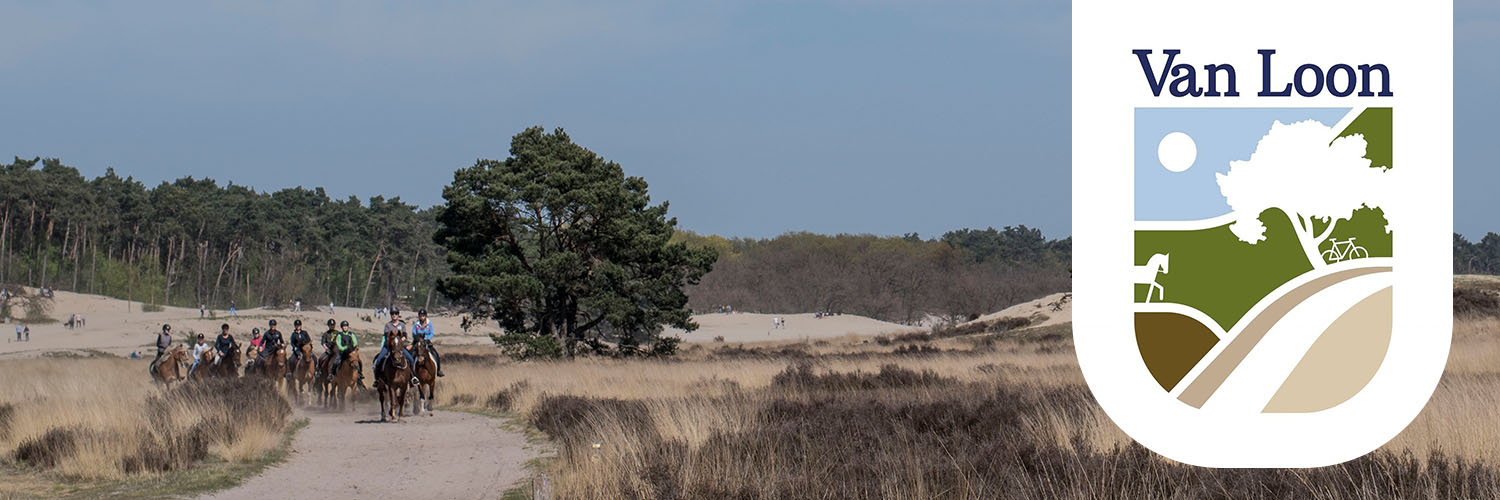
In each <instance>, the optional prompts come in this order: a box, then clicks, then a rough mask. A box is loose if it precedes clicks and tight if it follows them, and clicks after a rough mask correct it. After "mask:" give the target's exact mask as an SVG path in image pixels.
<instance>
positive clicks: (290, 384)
mask: <svg viewBox="0 0 1500 500" xmlns="http://www.w3.org/2000/svg"><path fill="white" fill-rule="evenodd" d="M301 351H302V352H301V354H299V355H298V356H297V365H296V366H293V367H292V371H291V373H288V374H287V380H286V396H287V398H288V399H291V400H292V402H294V403H298V404H301V402H302V392H303V391H305V390H307V389H310V388H312V385H313V372H314V369H315V368H317V367H316V365H317V359H315V358H313V352H312V344H310V343H309V344H306V345H303V346H302V349H301Z"/></svg>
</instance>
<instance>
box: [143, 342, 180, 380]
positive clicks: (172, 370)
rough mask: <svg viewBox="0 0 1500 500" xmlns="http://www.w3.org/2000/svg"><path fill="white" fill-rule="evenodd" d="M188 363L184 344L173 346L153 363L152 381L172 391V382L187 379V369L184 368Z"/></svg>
mask: <svg viewBox="0 0 1500 500" xmlns="http://www.w3.org/2000/svg"><path fill="white" fill-rule="evenodd" d="M187 362H188V353H187V349H186V348H184V347H182V344H178V345H175V346H172V348H171V349H168V350H167V352H165V353H163V354H162V355H161V359H158V360H156V361H154V362H152V363H151V379H152V380H154V381H156V382H160V383H161V385H162V386H164V387H166V388H167V389H171V388H172V382H176V381H179V380H183V379H185V378H187V367H185V366H183V365H185V364H187Z"/></svg>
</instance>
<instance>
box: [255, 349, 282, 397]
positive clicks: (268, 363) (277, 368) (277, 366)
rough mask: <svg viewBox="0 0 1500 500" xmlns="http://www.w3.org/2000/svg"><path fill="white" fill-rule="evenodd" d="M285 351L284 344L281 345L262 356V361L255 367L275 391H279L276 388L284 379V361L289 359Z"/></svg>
mask: <svg viewBox="0 0 1500 500" xmlns="http://www.w3.org/2000/svg"><path fill="white" fill-rule="evenodd" d="M286 350H287V346H286V344H281V345H280V346H278V347H277V348H276V351H275V352H272V353H270V354H266V355H262V356H261V358H263V359H262V361H261V362H260V363H258V364H257V365H256V370H257V371H258V372H259V373H260V375H261V376H262V377H265V379H266V380H269V381H271V386H272V387H273V388H275V389H280V387H276V386H277V385H279V384H281V382H282V380H284V379H286V361H287V358H289V357H291V356H289V355H287V352H286Z"/></svg>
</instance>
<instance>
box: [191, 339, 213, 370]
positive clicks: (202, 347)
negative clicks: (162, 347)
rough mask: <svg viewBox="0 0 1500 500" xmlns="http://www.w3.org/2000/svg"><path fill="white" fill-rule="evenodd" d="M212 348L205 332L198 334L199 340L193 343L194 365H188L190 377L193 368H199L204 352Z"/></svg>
mask: <svg viewBox="0 0 1500 500" xmlns="http://www.w3.org/2000/svg"><path fill="white" fill-rule="evenodd" d="M210 349H213V347H210V346H209V345H208V339H206V338H204V337H203V334H201V333H200V334H198V342H197V343H195V344H193V366H190V367H188V376H189V377H192V376H193V370H197V369H198V360H199V359H202V358H203V353H205V352H208V351H209V350H210Z"/></svg>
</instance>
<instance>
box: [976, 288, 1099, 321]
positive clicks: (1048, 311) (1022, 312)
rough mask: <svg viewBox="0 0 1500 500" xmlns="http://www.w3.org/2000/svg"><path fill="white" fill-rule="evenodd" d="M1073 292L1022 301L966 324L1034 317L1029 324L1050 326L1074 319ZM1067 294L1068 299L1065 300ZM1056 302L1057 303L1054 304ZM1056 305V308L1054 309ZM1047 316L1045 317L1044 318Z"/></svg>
mask: <svg viewBox="0 0 1500 500" xmlns="http://www.w3.org/2000/svg"><path fill="white" fill-rule="evenodd" d="M1072 295H1073V294H1072V293H1069V292H1059V293H1054V294H1052V295H1048V296H1046V297H1042V298H1040V299H1036V300H1032V301H1028V302H1022V303H1020V304H1016V305H1013V306H1010V307H1007V308H1005V309H1004V310H1002V311H999V312H994V313H990V314H986V315H984V316H980V317H979V318H977V319H975V320H973V321H969V322H966V323H964V324H966V325H967V324H970V323H979V322H990V321H994V320H997V319H1001V318H1032V323H1031V325H1029V326H1048V325H1057V324H1062V323H1068V322H1071V321H1073V300H1072ZM1064 296H1066V297H1067V300H1063V297H1064ZM1054 304H1056V305H1055V306H1054ZM1054 307H1055V308H1056V310H1054ZM1044 317H1045V318H1044Z"/></svg>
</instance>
